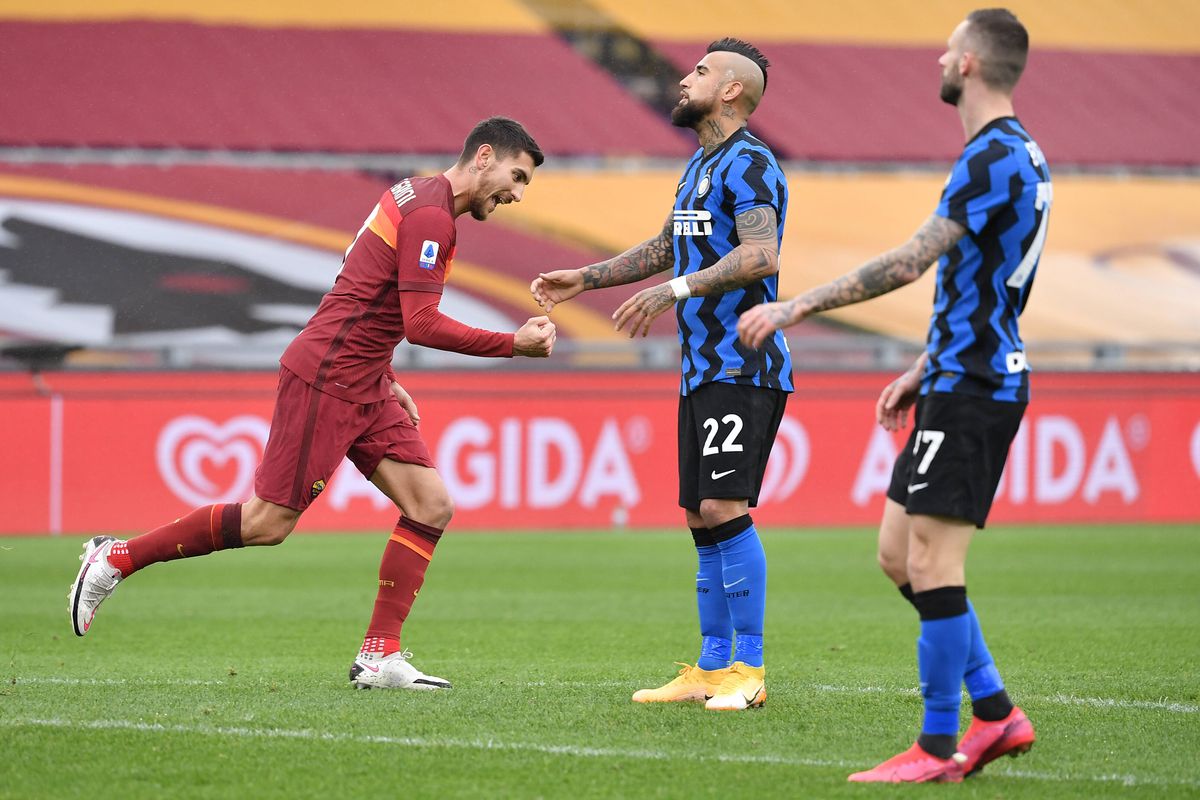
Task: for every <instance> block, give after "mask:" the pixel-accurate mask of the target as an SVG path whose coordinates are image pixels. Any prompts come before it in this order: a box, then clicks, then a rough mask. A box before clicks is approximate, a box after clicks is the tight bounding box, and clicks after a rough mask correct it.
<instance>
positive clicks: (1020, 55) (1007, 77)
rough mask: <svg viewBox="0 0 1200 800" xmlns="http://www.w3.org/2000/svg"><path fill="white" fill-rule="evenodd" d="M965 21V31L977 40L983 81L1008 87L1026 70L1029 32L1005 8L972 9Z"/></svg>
mask: <svg viewBox="0 0 1200 800" xmlns="http://www.w3.org/2000/svg"><path fill="white" fill-rule="evenodd" d="M967 23H968V30H967V35H968V36H970V37H972V38H974V39H975V40H976V41H977V42H978V43H979V49H980V52H979V61H980V71H979V74H980V77H982V78H983V82H984V83H986V84H987V85H988V86H991V87H992V88H993V89H1007V90H1011V89H1012V88H1013V87H1014V86H1016V85H1017V81H1018V80H1019V79H1020V77H1021V73H1022V72H1024V71H1025V60H1026V59H1027V58H1028V57H1029V32H1028V31H1026V30H1025V26H1024V25H1022V24H1021V22H1020V20H1018V19H1017V17H1016V15H1014V14H1013V13H1012V12H1011V11H1009V10H1008V9H1007V8H981V9H978V10H976V11H972V12H971V13H970V14H968V15H967Z"/></svg>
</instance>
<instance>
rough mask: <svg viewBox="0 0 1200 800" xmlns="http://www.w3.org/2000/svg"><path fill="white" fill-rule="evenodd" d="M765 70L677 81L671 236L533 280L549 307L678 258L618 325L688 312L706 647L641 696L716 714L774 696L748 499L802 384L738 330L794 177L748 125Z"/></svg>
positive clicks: (719, 67)
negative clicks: (689, 139) (700, 704)
mask: <svg viewBox="0 0 1200 800" xmlns="http://www.w3.org/2000/svg"><path fill="white" fill-rule="evenodd" d="M768 66H769V63H768V61H767V60H766V59H765V58H764V57H763V55H762V53H760V52H759V51H758V50H757V49H756V48H755V47H753V46H752V45H749V44H747V43H746V42H742V41H738V40H736V39H722V40H720V41H716V42H713V43H712V44H711V45H709V47H708V52H707V54H706V55H705V56H704V58H702V59H701V60H700V62H699V63H698V64H696V67H695V69H694V70H693V71H692V72H691V73H690V74H689V75H687V76H686V77H685V78H684V79H683V80H682V81H680V89H681V92H680V99H679V103H678V105H676V106H675V108H674V109H673V110H672V112H671V122H672V123H673V124H675V125H677V126H679V127H681V128H691V129H692V130H694V131H695V132H696V135H697V137H698V139H699V141H700V149H699V150H697V151H696V153H695V155H693V156H692V159H691V161H689V162H688V165H687V168H686V169H685V170H684V173H683V179H682V180H681V181H680V182H679V186H678V188H677V189H676V192H675V208H674V210H673V212H672V214H671V217H670V219H668V220H667V223H666V225H665V226H664V227H663V229H662V231H661V232H660V233H659V234H658V236H656V237H654V238H653V239H650V240H648V241H646V242H643V243H642V244H640V245H637V246H636V247H634V248H632V249H631V250H629V251H627V252H625V253H622V254H621V255H619V256H616V257H615V258H611V259H609V260H607V261H603V262H600V263H599V264H592V265H590V266H587V267H582V268H580V269H577V270H556V271H554V272H548V273H543V274H542V275H539V276H538V277H537V278H536V279H535V280H534V281H533V283H532V285H531V286H530V290H531V291H532V292H533V296H534V298H535V299H536V300H537V301H538V302H539V303H540V304H541V306H542V307H543V308H544V309H546V310H547V312H549V311H550V309H552V308H553V307H554V305H555V304H557V303H561V302H563V301H565V300H568V299H570V298H572V297H574V296H575V295H577V294H579V293H580V292H582V291H584V290H587V289H599V288H602V287H606V286H619V285H622V284H626V283H633V282H634V281H638V280H641V279H643V278H647V277H649V276H651V275H656V274H658V273H660V272H662V271H664V270H667V269H670V268H671V267H674V272H675V277H674V278H672V279H671V280H670V281H667V282H665V283H659V284H656V285H655V286H651V287H650V288H648V289H643V290H642V291H640V292H638V293H637V294H635V295H634V296H633V297H631V298H630V299H629V300H627V301H626V302H625V303H624V304H623V305H622V306H621V307H620V308H618V309H617V311H616V313H615V314H613V318H614V319H615V320H616V327H617V329H618V330H620V329H622V328H626V327H628V329H629V335H630V336H633V335H635V334H637V333H638V332H639V331H640V332H642V334H643V335H645V333H646V332H647V331H648V330H649V328H650V324H651V323H652V322H653V321H654V319H655V318H656V317H658V315H659V314H661V313H663V312H664V311H666V310H667V309H668V308H671V307H674V308H675V318H676V321H677V322H678V324H679V340H680V344H681V346H682V350H683V358H682V362H683V380H682V385H681V387H680V395H681V396H680V399H679V505H680V506H681V507H682V508H683V509H684V511H685V514H686V518H687V524H688V526H689V527H690V528H691V530H692V537H693V540H694V542H695V545H696V552H697V554H698V557H699V570H698V571H697V574H696V597H697V605H698V610H699V615H700V633H701V644H700V657H699V659H698V661H697V662H696V664H694V665H693V664H683V663H680V666H681V667H682V669H681V670H680V673H679V675H678V676H677V677H676V678H675V679H674V680H672V681H670V682H669V683H667V684H666V685H665V686H660V687H658V688H656V689H642V690H640V691H638V692H636V693H635V694H634V695H633V699H634V700H635V701H637V702H643V703H649V702H677V701H693V700H698V701H705V702H706V705H707V707H708V708H709V709H713V710H741V709H744V708H748V707H755V706H760V705H762V703H763V700H764V699H765V698H766V694H767V692H766V672H765V668H764V666H763V619H764V616H765V608H766V589H767V569H766V566H767V564H766V556H765V555H764V553H763V548H762V543H761V542H760V540H759V536H758V531H757V530H756V529H755V527H754V521H753V520H752V519H751V517H750V513H749V509H750V507H751V506H754V505H756V504H757V502H758V493H759V489H760V487H761V484H762V477H763V471H764V470H765V469H766V463H767V456H768V455H770V452H771V444H772V442H773V441H774V439H775V433H776V431H777V430H778V428H779V422H780V420H781V419H782V417H783V409H784V404H785V402H786V400H787V394H788V392H791V391H792V364H791V357H790V355H789V354H788V350H787V344H786V343H785V342H784V339H783V336H782V335H777V336H774V337H771V339H770V340H769V341H768V342H767V343H766V346H765V347H764V348H763V349H761V350H755V349H754V348H749V347H745V346H743V345H742V344H740V343H739V342H738V338H737V331H736V326H737V318H738V314H740V313H741V312H742V311H744V310H746V309H748V308H750V307H751V306H753V305H755V304H757V303H761V302H763V301H770V300H774V299H775V297H776V296H777V281H778V278H777V273H778V270H779V248H780V244H781V242H782V239H783V222H784V217H785V216H786V213H787V181H786V180H785V179H784V176H783V172H782V171H781V170H780V169H779V165H778V164H777V163H776V161H775V156H774V155H773V154H772V153H771V151H770V150H769V149H768V148H767V146H766V145H765V144H763V143H762V142H761V141H759V140H758V139H756V138H755V137H754V136H753V135H751V134H750V132H749V131H748V130H747V129H746V121H747V119H748V118H749V116H750V114H751V113H752V112H753V111H754V109H755V107H756V106H757V105H758V103H759V101H760V100H761V99H762V95H763V92H764V91H765V89H766V85H767V67H768ZM735 637H736V639H735ZM735 659H736V660H735ZM731 662H732V663H731Z"/></svg>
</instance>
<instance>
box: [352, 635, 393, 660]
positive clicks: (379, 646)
mask: <svg viewBox="0 0 1200 800" xmlns="http://www.w3.org/2000/svg"><path fill="white" fill-rule="evenodd" d="M399 649H400V640H399V639H387V638H384V637H383V636H368V637H366V638H365V639H363V643H362V648H361V649H360V650H359V651H358V652H359V653H362V654H366V655H372V656H390V655H391V654H392V653H395V652H396V651H397V650H399Z"/></svg>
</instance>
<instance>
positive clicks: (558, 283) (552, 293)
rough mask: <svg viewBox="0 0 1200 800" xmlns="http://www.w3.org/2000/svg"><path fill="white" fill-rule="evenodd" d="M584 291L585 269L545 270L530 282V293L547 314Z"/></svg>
mask: <svg viewBox="0 0 1200 800" xmlns="http://www.w3.org/2000/svg"><path fill="white" fill-rule="evenodd" d="M582 291H583V271H582V270H578V269H556V270H554V271H553V272H543V273H541V274H539V275H538V276H537V277H536V278H534V279H533V282H532V283H530V284H529V293H530V294H532V295H533V299H534V300H536V301H537V304H538V305H539V306H541V307H542V310H544V311H545V312H546V313H547V314H549V313H550V312H551V311H553V310H554V307H555V306H556V305H558V304H559V303H562V302H565V301H567V300H570V299H571V298H572V297H574V296H575V295H577V294H579V293H580V292H582Z"/></svg>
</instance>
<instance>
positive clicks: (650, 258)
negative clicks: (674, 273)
mask: <svg viewBox="0 0 1200 800" xmlns="http://www.w3.org/2000/svg"><path fill="white" fill-rule="evenodd" d="M673 239H674V237H673V235H672V220H671V217H667V222H666V224H665V225H663V229H662V230H661V231H659V233H658V236H655V237H654V238H653V239H647V240H646V241H644V242H642V243H641V244H639V245H637V246H636V247H631V248H630V249H628V250H626V251H625V252H624V253H621V255H619V256H614V257H613V258H610V259H608V260H607V261H601V262H599V263H597V264H591V265H589V266H586V267H580V268H579V269H559V270H555V271H554V272H544V273H542V274H540V275H538V276H537V277H536V278H534V279H533V283H531V284H529V291H530V293H531V294H532V295H533V299H534V300H536V301H537V303H538V305H540V306H541V307H542V308H544V309H545V310H546V312H547V313H549V312H550V310H551V309H553V308H554V306H555V305H556V304H558V303H561V302H563V301H565V300H570V299H571V298H572V297H574V296H575V295H577V294H579V293H580V292H582V291H585V290H587V289H603V288H604V287H606V286H621V285H623V284H626V283H634V282H636V281H640V280H641V279H642V278H648V277H650V276H651V275H655V274H657V273H659V272H662V271H663V270H665V269H669V268H670V267H671V266H672V265H673V264H674V263H675V245H674V241H673Z"/></svg>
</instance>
